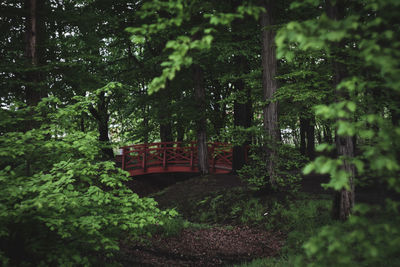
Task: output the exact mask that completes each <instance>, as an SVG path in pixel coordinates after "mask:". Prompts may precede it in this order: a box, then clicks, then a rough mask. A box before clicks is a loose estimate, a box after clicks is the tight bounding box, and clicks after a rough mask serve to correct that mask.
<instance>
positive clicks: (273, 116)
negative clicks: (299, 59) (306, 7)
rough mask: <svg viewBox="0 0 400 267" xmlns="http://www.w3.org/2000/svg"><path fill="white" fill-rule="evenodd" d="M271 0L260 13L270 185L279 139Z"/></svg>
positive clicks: (272, 183) (273, 176)
mask: <svg viewBox="0 0 400 267" xmlns="http://www.w3.org/2000/svg"><path fill="white" fill-rule="evenodd" d="M272 4H273V1H272V0H265V1H264V7H265V8H266V10H267V12H265V13H263V14H262V15H261V27H262V54H261V59H262V86H263V92H264V101H266V102H268V103H267V105H266V106H265V108H264V110H263V116H264V128H265V131H266V133H267V135H268V137H269V139H270V140H269V142H270V143H269V147H268V148H267V153H268V154H269V157H268V162H267V166H268V174H269V177H270V183H271V185H272V186H275V185H276V177H275V176H276V174H275V158H276V142H277V141H278V140H279V127H278V103H277V102H276V101H273V95H274V93H275V92H276V90H277V83H276V80H275V75H276V70H277V60H276V54H275V42H274V39H275V33H274V31H273V30H272V29H271V26H272V10H273V5H272Z"/></svg>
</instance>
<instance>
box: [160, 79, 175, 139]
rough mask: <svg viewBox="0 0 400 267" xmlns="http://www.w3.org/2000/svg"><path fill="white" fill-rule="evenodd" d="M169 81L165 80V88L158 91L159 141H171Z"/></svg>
mask: <svg viewBox="0 0 400 267" xmlns="http://www.w3.org/2000/svg"><path fill="white" fill-rule="evenodd" d="M169 86H170V85H169V82H167V85H166V88H165V89H163V90H160V91H159V92H158V93H159V98H158V99H159V101H160V102H159V106H158V118H159V120H160V139H161V142H172V141H174V139H173V133H172V124H171V123H172V122H171V110H170V100H171V89H170V87H169Z"/></svg>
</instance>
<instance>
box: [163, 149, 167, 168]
mask: <svg viewBox="0 0 400 267" xmlns="http://www.w3.org/2000/svg"><path fill="white" fill-rule="evenodd" d="M163 150H164V151H163V168H164V169H165V168H166V167H167V146H166V145H164V147H163Z"/></svg>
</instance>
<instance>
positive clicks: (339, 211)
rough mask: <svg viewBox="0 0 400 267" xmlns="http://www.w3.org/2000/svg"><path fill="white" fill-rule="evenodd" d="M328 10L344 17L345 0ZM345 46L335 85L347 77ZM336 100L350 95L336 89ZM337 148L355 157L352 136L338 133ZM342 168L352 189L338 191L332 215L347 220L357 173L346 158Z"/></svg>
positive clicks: (332, 15)
mask: <svg viewBox="0 0 400 267" xmlns="http://www.w3.org/2000/svg"><path fill="white" fill-rule="evenodd" d="M326 10H327V14H328V17H329V18H331V19H334V20H339V19H343V18H344V12H345V6H344V3H343V1H341V0H338V1H336V4H335V5H334V6H332V4H331V2H330V0H326ZM343 48H344V44H342V43H341V44H338V45H337V46H336V47H335V49H336V50H337V51H335V52H334V58H335V59H334V61H333V69H334V82H333V83H334V84H333V85H334V86H335V88H336V86H337V85H338V84H339V83H340V82H341V81H342V80H343V79H344V78H345V77H346V75H347V70H346V66H345V65H344V64H343V63H341V62H342V61H341V59H342V60H343V59H344V57H343V56H342V55H341V54H340V49H343ZM335 95H336V100H337V101H341V100H343V99H348V98H349V96H348V94H347V93H345V92H343V91H339V90H336V91H335ZM338 120H339V121H340V120H345V118H338ZM335 139H336V149H337V153H338V156H339V157H340V156H343V157H346V158H353V157H354V143H353V138H352V137H351V136H339V135H338V134H337V133H336V136H335ZM342 169H343V170H344V171H346V173H347V174H348V175H349V186H350V189H349V190H346V189H342V190H341V191H339V192H337V193H336V195H335V199H334V203H333V209H332V215H333V218H335V219H339V220H346V219H347V218H348V217H349V216H350V214H351V211H352V209H353V206H354V199H355V195H354V183H353V179H354V175H355V168H354V165H353V164H351V163H350V162H348V161H347V160H344V163H343V166H342Z"/></svg>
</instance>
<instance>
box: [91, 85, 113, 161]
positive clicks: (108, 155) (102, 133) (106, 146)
mask: <svg viewBox="0 0 400 267" xmlns="http://www.w3.org/2000/svg"><path fill="white" fill-rule="evenodd" d="M108 101H109V99H107V98H106V97H105V95H104V93H101V94H100V96H99V102H98V103H97V108H96V109H95V108H94V107H90V109H89V111H90V113H91V114H92V116H93V117H94V118H95V119H96V120H97V126H98V132H99V141H100V143H101V145H102V147H101V151H102V154H103V155H102V157H103V159H104V160H112V159H114V152H113V150H112V148H111V147H110V137H109V136H108V121H109V119H110V115H109V114H108Z"/></svg>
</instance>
